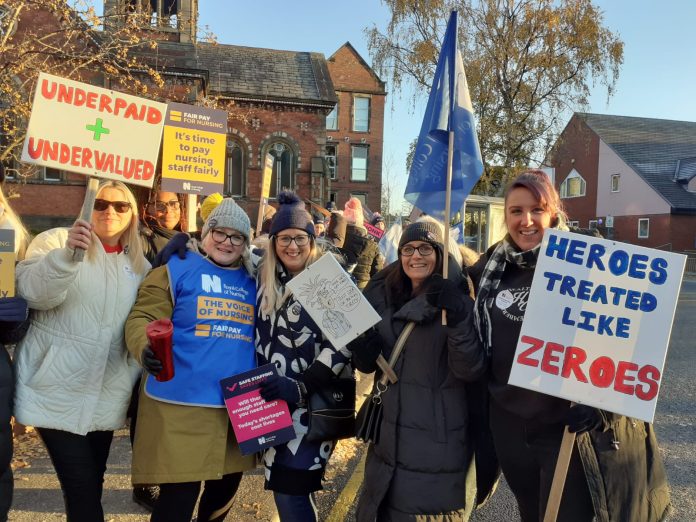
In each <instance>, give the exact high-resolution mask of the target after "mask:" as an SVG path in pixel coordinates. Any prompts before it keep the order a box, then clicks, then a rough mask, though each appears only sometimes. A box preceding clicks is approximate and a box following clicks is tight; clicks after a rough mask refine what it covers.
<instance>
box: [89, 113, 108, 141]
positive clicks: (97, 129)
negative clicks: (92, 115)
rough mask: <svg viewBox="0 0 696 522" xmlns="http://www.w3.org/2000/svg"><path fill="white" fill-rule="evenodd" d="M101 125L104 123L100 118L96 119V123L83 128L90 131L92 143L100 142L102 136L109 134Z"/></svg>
mask: <svg viewBox="0 0 696 522" xmlns="http://www.w3.org/2000/svg"><path fill="white" fill-rule="evenodd" d="M102 123H104V120H102V119H101V118H97V121H96V123H95V124H94V125H87V126H86V127H85V128H86V129H87V130H88V131H92V132H93V133H94V141H100V140H101V135H102V134H110V133H111V131H110V130H109V129H107V128H106V127H102Z"/></svg>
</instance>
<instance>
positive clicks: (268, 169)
mask: <svg viewBox="0 0 696 522" xmlns="http://www.w3.org/2000/svg"><path fill="white" fill-rule="evenodd" d="M272 177H273V154H271V153H266V162H265V163H264V166H263V175H262V176H261V198H260V199H259V213H258V215H257V217H256V233H257V234H260V233H261V225H262V224H263V215H264V212H265V211H266V205H268V197H269V196H270V195H271V178H272Z"/></svg>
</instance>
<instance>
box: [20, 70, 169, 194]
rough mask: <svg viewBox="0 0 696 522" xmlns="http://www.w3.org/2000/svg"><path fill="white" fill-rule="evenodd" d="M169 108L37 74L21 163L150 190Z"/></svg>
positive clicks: (125, 95) (133, 97)
mask: <svg viewBox="0 0 696 522" xmlns="http://www.w3.org/2000/svg"><path fill="white" fill-rule="evenodd" d="M165 109H166V105H165V104H163V103H159V102H156V101H152V100H148V99H146V98H139V97H137V96H131V95H130V94H123V93H120V92H116V91H112V90H109V89H103V88H101V87H95V86H94V85H89V84H87V83H82V82H76V81H73V80H67V79H65V78H60V77H58V76H53V75H50V74H46V73H40V74H39V80H38V83H37V85H36V91H35V93H34V102H33V106H32V111H31V117H30V119H29V126H28V128H27V137H26V139H25V141H24V147H23V149H22V161H25V162H27V163H34V164H36V165H43V166H46V167H52V168H56V169H61V170H68V171H71V172H77V173H80V174H86V175H89V176H94V177H97V178H104V179H113V180H117V181H123V182H125V183H130V184H133V185H140V186H144V187H152V184H153V182H154V179H155V165H156V164H157V157H158V156H159V148H160V143H161V141H162V126H163V125H164V114H165Z"/></svg>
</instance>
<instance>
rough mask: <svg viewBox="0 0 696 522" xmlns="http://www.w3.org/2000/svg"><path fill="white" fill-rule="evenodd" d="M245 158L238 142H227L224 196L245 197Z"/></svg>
mask: <svg viewBox="0 0 696 522" xmlns="http://www.w3.org/2000/svg"><path fill="white" fill-rule="evenodd" d="M246 178H247V176H246V157H245V154H244V149H242V146H241V145H240V143H239V142H237V141H234V140H229V141H228V142H227V158H226V161H225V189H224V191H225V195H226V196H244V195H246Z"/></svg>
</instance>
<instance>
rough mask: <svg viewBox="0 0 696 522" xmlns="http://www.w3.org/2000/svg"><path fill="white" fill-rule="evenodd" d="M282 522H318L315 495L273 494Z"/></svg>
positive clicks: (275, 492)
mask: <svg viewBox="0 0 696 522" xmlns="http://www.w3.org/2000/svg"><path fill="white" fill-rule="evenodd" d="M273 500H275V505H276V508H277V509H278V517H279V518H280V522H316V520H317V508H316V506H315V504H314V495H313V494H312V493H310V494H309V495H286V494H284V493H278V492H277V491H274V492H273Z"/></svg>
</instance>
